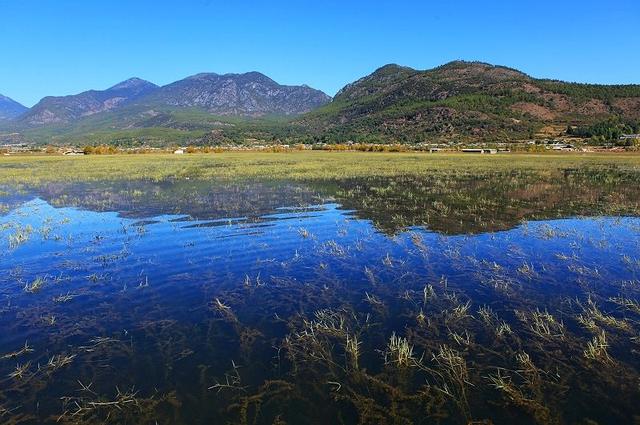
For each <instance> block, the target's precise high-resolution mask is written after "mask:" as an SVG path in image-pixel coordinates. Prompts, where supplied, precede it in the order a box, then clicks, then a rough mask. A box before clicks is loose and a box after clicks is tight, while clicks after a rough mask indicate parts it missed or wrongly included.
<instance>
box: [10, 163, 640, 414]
mask: <svg viewBox="0 0 640 425" xmlns="http://www.w3.org/2000/svg"><path fill="white" fill-rule="evenodd" d="M639 181H640V169H636V168H635V166H633V165H629V164H627V165H625V166H621V165H620V164H616V163H613V164H609V165H605V164H600V165H598V166H594V165H593V164H590V165H589V164H577V165H575V164H574V165H572V166H571V167H567V168H558V169H541V168H531V167H521V168H517V167H512V168H508V167H506V166H505V167H504V168H501V167H499V168H498V169H495V170H489V169H484V168H483V169H474V168H462V167H460V168H455V167H444V168H436V169H433V170H431V171H430V172H429V173H428V174H415V173H400V174H398V175H372V176H365V175H351V176H348V177H339V178H336V177H331V178H329V177H318V178H313V179H309V180H302V179H288V180H283V179H266V178H262V177H261V178H253V179H241V180H237V181H233V180H226V179H220V180H218V179H211V178H202V176H200V178H198V176H194V177H192V178H190V179H188V180H186V179H177V178H175V177H171V178H161V179H139V180H136V179H122V178H116V177H115V176H114V178H109V179H95V180H90V179H78V180H77V181H67V180H46V181H45V180H40V179H37V181H36V180H34V181H28V180H26V181H24V182H22V183H17V182H11V181H7V180H3V182H4V183H3V184H2V187H1V188H0V193H1V195H0V203H1V204H2V205H4V206H5V208H4V209H3V210H2V212H1V213H0V244H1V245H2V252H3V254H2V259H1V261H0V326H1V327H0V329H2V333H0V423H2V424H5V423H6V424H56V423H58V424H95V423H105V424H212V423H224V424H308V423H311V424H327V423H331V424H334V423H335V424H400V423H402V424H432V423H436V424H469V423H477V424H512V423H518V424H621V423H635V422H638V421H640V406H639V405H638V403H637V400H638V399H639V397H640V255H639V254H638V252H639V250H638V248H639V247H640V217H639V212H640V209H639V202H640V189H638V188H639V187H640V186H639V185H638V182H639Z"/></svg>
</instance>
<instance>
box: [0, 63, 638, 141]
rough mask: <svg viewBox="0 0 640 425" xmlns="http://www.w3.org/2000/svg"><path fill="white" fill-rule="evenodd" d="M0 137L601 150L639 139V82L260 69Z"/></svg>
mask: <svg viewBox="0 0 640 425" xmlns="http://www.w3.org/2000/svg"><path fill="white" fill-rule="evenodd" d="M0 131H1V132H4V134H5V135H8V136H6V137H5V138H4V140H9V139H10V140H11V141H15V140H18V141H23V142H29V141H30V142H35V143H42V144H45V143H51V144H75V145H86V144H102V143H109V144H119V145H128V146H140V145H146V144H152V145H156V146H161V145H168V144H181V145H185V144H207V145H210V144H227V143H238V144H243V143H256V144H264V143H274V142H284V143H299V142H329V143H334V142H338V143H339V142H346V141H349V140H352V141H356V142H365V143H376V142H381V143H397V142H399V143H409V144H413V143H420V142H429V143H441V142H455V143H468V142H478V141H481V142H497V141H504V142H508V141H516V140H525V139H531V138H532V137H537V138H548V137H557V136H576V137H581V138H590V139H591V140H594V141H595V142H598V143H600V142H605V141H613V140H617V139H618V138H619V135H620V134H623V133H629V132H633V133H639V132H640V85H592V84H576V83H566V82H561V81H554V80H543V79H536V78H532V77H530V76H528V75H527V74H525V73H523V72H520V71H517V70H515V69H511V68H507V67H503V66H495V65H490V64H486V63H480V62H462V61H456V62H451V63H448V64H446V65H443V66H440V67H438V68H434V69H431V70H427V71H419V70H415V69H412V68H408V67H402V66H398V65H386V66H383V67H382V68H380V69H378V70H376V71H375V72H373V73H372V74H371V75H368V76H366V77H364V78H361V79H359V80H358V81H355V82H353V83H351V84H348V85H347V86H345V87H344V88H343V89H342V90H340V91H339V92H338V93H337V94H336V96H335V97H334V98H333V99H331V98H330V97H329V96H327V95H326V94H324V93H323V92H321V91H319V90H315V89H312V88H310V87H308V86H304V85H302V86H285V85H280V84H278V83H276V82H275V81H273V80H272V79H270V78H268V77H266V76H265V75H263V74H260V73H258V72H250V73H246V74H224V75H219V74H213V73H205V74H197V75H193V76H191V77H187V78H185V79H183V80H180V81H176V82H174V83H171V84H168V85H166V86H163V87H157V86H155V85H154V84H152V83H149V82H146V81H144V80H140V79H130V80H127V81H125V82H122V83H120V84H117V85H115V86H113V87H111V88H109V89H107V90H103V91H95V90H92V91H88V92H84V93H81V94H78V95H74V96H65V97H47V98H44V99H43V100H42V101H41V102H39V103H38V104H37V105H36V106H34V107H33V108H32V109H31V110H29V111H28V112H26V113H24V114H22V115H21V116H19V117H18V118H17V119H15V120H13V121H7V120H4V121H2V122H1V123H0ZM0 136H1V134H0ZM0 140H2V137H0Z"/></svg>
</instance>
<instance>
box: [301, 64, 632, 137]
mask: <svg viewBox="0 0 640 425" xmlns="http://www.w3.org/2000/svg"><path fill="white" fill-rule="evenodd" d="M606 119H615V120H619V121H620V122H626V121H628V122H630V123H631V125H632V126H633V125H635V124H634V123H638V122H640V85H624V86H623V85H618V86H614V85H612V86H604V85H590V84H574V83H565V82H560V81H551V80H539V79H534V78H531V77H529V76H528V75H526V74H524V73H522V72H520V71H517V70H514V69H510V68H506V67H502V66H494V65H489V64H486V63H479V62H462V61H457V62H451V63H448V64H446V65H443V66H441V67H438V68H435V69H432V70H428V71H417V70H414V69H411V68H406V67H400V66H397V65H387V66H384V67H382V68H380V69H378V70H377V71H375V72H374V73H373V74H371V75H369V76H367V77H364V78H362V79H360V80H358V81H356V82H354V83H352V84H349V85H347V86H346V87H345V88H343V89H342V90H341V91H340V92H338V94H337V95H336V96H335V98H334V99H333V101H332V102H331V103H330V104H328V105H326V106H325V107H322V108H319V109H318V110H316V111H314V112H312V113H310V114H307V115H305V116H304V117H302V118H301V119H300V120H299V121H298V123H299V124H300V125H303V126H304V127H305V128H307V129H309V130H310V131H313V132H315V133H317V134H320V135H321V137H322V138H323V139H325V140H327V141H345V140H354V141H385V142H389V141H399V142H408V143H416V142H423V141H450V140H456V141H468V140H488V141H499V140H513V139H520V138H528V137H530V136H532V135H533V134H534V133H536V132H538V131H540V130H541V129H542V128H543V127H545V126H555V127H564V128H566V127H567V126H569V125H576V126H589V125H591V124H593V123H596V122H599V121H602V120H606Z"/></svg>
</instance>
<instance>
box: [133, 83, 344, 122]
mask: <svg viewBox="0 0 640 425" xmlns="http://www.w3.org/2000/svg"><path fill="white" fill-rule="evenodd" d="M330 100H331V98H330V97H329V96H327V95H326V94H324V93H323V92H321V91H320V90H315V89H312V88H310V87H308V86H304V85H303V86H284V85H280V84H278V83H276V82H275V81H273V80H272V79H271V78H269V77H267V76H265V75H263V74H261V73H259V72H249V73H246V74H224V75H219V74H214V73H205V74H197V75H193V76H191V77H187V78H185V79H184V80H180V81H176V82H175V83H172V84H169V85H166V86H164V87H162V88H160V89H159V90H157V91H156V92H154V93H152V94H151V95H149V96H146V97H145V98H143V99H140V100H139V102H138V103H139V104H142V105H144V104H146V105H149V106H157V105H161V106H170V107H179V108H201V109H204V110H206V111H208V112H209V113H211V114H215V115H235V116H264V115H298V114H302V113H305V112H309V111H312V110H314V109H316V108H318V107H320V106H322V105H324V104H326V103H328V102H329V101H330Z"/></svg>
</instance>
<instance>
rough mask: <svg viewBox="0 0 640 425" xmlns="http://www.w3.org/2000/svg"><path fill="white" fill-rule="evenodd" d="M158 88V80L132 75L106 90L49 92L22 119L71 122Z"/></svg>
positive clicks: (30, 122)
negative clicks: (153, 81)
mask: <svg viewBox="0 0 640 425" xmlns="http://www.w3.org/2000/svg"><path fill="white" fill-rule="evenodd" d="M157 88H158V86H156V85H155V84H153V83H150V82H148V81H145V80H142V79H140V78H130V79H128V80H126V81H123V82H121V83H118V84H116V85H115V86H113V87H110V88H108V89H106V90H89V91H86V92H83V93H80V94H76V95H71V96H55V97H54V96H49V97H45V98H44V99H42V100H41V101H40V102H38V103H37V104H36V105H35V106H34V107H33V108H31V109H30V110H29V112H27V113H26V114H24V115H23V116H21V117H20V121H21V122H22V123H24V124H27V125H36V126H37V125H47V124H56V123H69V122H72V121H75V120H78V119H80V118H82V117H86V116H89V115H94V114H98V113H100V112H105V111H109V110H112V109H115V108H118V107H121V106H123V105H125V104H127V103H130V102H131V101H132V100H133V99H136V98H139V97H140V96H144V95H145V94H149V93H151V92H153V91H155V90H157Z"/></svg>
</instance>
